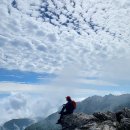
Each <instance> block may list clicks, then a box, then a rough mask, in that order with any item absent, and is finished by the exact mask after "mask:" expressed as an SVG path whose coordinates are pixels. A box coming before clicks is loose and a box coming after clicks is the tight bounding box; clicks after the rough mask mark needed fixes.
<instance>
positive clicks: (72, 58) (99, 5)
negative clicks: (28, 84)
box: [0, 0, 130, 76]
mask: <svg viewBox="0 0 130 130" xmlns="http://www.w3.org/2000/svg"><path fill="white" fill-rule="evenodd" d="M11 2H12V1H9V0H5V1H2V2H1V5H0V8H1V15H0V19H1V25H0V39H1V40H0V53H1V54H2V57H1V58H0V67H1V68H7V69H19V70H27V71H35V72H49V73H50V72H54V73H57V72H60V71H61V70H62V69H63V68H64V67H65V66H66V63H68V64H69V65H70V64H71V65H75V64H77V63H78V64H79V63H80V64H81V71H84V73H86V74H88V73H89V75H90V74H92V73H93V75H94V76H95V74H98V73H99V71H98V70H99V69H100V68H101V67H102V64H101V63H100V59H102V58H105V59H110V58H113V57H114V56H115V55H116V56H117V57H118V56H124V54H125V53H126V52H127V47H129V42H128V41H129V35H130V31H129V29H128V28H129V26H130V24H129V21H130V18H129V4H128V3H129V2H128V0H126V1H123V2H119V1H116V2H113V1H102V0H99V1H87V2H86V1H85V0H84V1H82V2H81V3H79V2H78V1H75V3H69V1H68V2H67V1H59V3H60V4H56V5H57V9H56V6H55V5H53V3H52V2H51V1H50V2H49V1H48V3H44V4H42V6H43V7H44V6H45V5H47V4H48V10H49V11H53V12H54V14H52V13H51V12H46V13H48V15H49V16H55V17H53V19H52V20H51V21H52V23H53V21H56V22H54V24H56V25H58V26H56V25H53V24H50V23H49V20H48V22H43V20H42V18H40V14H39V13H38V9H39V6H40V5H41V1H40V0H39V1H37V2H35V1H34V0H31V1H27V0H24V1H22V0H16V3H17V8H18V10H17V9H16V8H13V7H12V6H11ZM57 2H58V1H57V0H55V3H57ZM74 4H75V7H74ZM63 5H65V7H66V9H63V8H62V9H61V7H62V6H63ZM126 5H127V6H126ZM49 6H50V8H49ZM81 7H82V8H81ZM86 11H87V13H86ZM61 12H62V13H61ZM31 14H32V17H30V15H31ZM55 14H57V15H59V17H61V20H62V22H65V21H66V19H65V18H67V19H68V20H69V22H67V23H66V24H67V26H64V25H61V24H60V19H58V18H57V15H55ZM63 16H64V17H63ZM48 19H49V18H48ZM85 19H86V21H84V20H85ZM90 19H91V20H90ZM45 21H46V20H45ZM83 29H85V30H83ZM75 30H76V31H80V33H81V35H78V34H76V31H75ZM96 30H97V32H96V33H95V31H96ZM68 31H69V32H68ZM88 34H89V35H88ZM68 39H69V40H68Z"/></svg>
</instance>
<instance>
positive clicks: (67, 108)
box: [57, 96, 75, 124]
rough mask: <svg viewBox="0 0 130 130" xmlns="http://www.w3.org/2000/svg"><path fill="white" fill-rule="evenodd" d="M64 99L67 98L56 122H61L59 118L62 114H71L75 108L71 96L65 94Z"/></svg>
mask: <svg viewBox="0 0 130 130" xmlns="http://www.w3.org/2000/svg"><path fill="white" fill-rule="evenodd" d="M66 100H67V103H66V104H64V105H63V108H62V110H61V112H60V113H59V114H61V116H60V119H59V120H58V122H57V124H60V123H61V119H62V118H63V116H64V115H68V114H72V113H73V111H74V109H75V106H74V105H73V102H74V101H72V100H71V97H70V96H67V97H66Z"/></svg>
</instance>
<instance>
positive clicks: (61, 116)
mask: <svg viewBox="0 0 130 130" xmlns="http://www.w3.org/2000/svg"><path fill="white" fill-rule="evenodd" d="M64 110H65V107H63V108H62V110H61V112H60V114H61V115H60V118H59V120H58V122H59V123H60V122H61V119H62V118H63V116H64V115H69V114H72V113H73V111H64Z"/></svg>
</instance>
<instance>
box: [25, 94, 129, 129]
mask: <svg viewBox="0 0 130 130" xmlns="http://www.w3.org/2000/svg"><path fill="white" fill-rule="evenodd" d="M129 99H130V94H123V95H120V96H114V95H112V94H110V95H106V96H104V97H101V96H92V97H88V98H86V99H85V100H83V101H81V102H78V103H77V109H76V110H75V112H83V113H85V114H92V113H94V112H106V111H112V112H115V111H118V110H120V109H122V108H124V107H128V108H130V101H129ZM58 118H59V115H58V112H56V113H54V114H52V115H50V116H48V117H47V118H46V119H44V120H42V121H40V122H38V123H35V124H32V125H31V126H29V127H27V128H26V129H25V130H58V129H61V127H60V126H59V125H56V122H57V119H58Z"/></svg>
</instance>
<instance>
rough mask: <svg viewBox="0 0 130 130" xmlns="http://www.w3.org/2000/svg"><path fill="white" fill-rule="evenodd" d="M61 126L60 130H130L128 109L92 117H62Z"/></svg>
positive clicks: (81, 115) (97, 114) (76, 115)
mask: <svg viewBox="0 0 130 130" xmlns="http://www.w3.org/2000/svg"><path fill="white" fill-rule="evenodd" d="M119 118H120V119H119ZM119 120H120V121H119ZM61 125H62V130H130V109H127V108H125V109H123V110H121V111H119V112H116V113H114V112H113V113H112V112H104V113H101V112H97V113H94V114H93V115H87V114H84V113H73V114H71V115H67V116H64V118H63V119H62V122H61Z"/></svg>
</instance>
